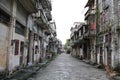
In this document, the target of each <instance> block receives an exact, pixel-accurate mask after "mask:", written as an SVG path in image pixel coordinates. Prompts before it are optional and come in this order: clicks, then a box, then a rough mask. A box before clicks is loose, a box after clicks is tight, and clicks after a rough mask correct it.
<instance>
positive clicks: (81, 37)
mask: <svg viewBox="0 0 120 80" xmlns="http://www.w3.org/2000/svg"><path fill="white" fill-rule="evenodd" d="M83 41H84V39H83V35H81V36H80V37H79V43H82V42H83Z"/></svg>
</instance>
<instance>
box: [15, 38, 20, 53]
mask: <svg viewBox="0 0 120 80" xmlns="http://www.w3.org/2000/svg"><path fill="white" fill-rule="evenodd" d="M18 54H19V40H15V55H18Z"/></svg>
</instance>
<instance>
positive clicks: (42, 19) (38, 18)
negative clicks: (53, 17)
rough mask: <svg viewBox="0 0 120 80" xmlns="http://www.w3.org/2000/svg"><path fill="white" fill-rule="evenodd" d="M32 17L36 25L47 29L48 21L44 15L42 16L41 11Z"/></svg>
mask: <svg viewBox="0 0 120 80" xmlns="http://www.w3.org/2000/svg"><path fill="white" fill-rule="evenodd" d="M34 17H35V18H36V20H35V21H36V23H38V25H39V26H40V27H41V28H42V29H47V28H48V21H47V18H46V15H45V14H44V12H43V11H42V10H40V11H39V12H38V13H36V14H35V15H34Z"/></svg>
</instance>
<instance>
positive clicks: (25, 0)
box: [19, 0, 37, 13]
mask: <svg viewBox="0 0 120 80" xmlns="http://www.w3.org/2000/svg"><path fill="white" fill-rule="evenodd" d="M19 2H20V3H21V4H22V6H23V7H24V8H25V9H26V10H27V11H28V12H29V13H34V12H37V9H36V7H35V2H34V0H19Z"/></svg>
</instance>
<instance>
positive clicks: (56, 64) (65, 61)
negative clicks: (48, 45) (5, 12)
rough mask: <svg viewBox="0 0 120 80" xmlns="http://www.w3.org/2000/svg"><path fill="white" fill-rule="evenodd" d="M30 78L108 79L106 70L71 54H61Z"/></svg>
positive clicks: (65, 79) (39, 79)
mask: <svg viewBox="0 0 120 80" xmlns="http://www.w3.org/2000/svg"><path fill="white" fill-rule="evenodd" d="M28 80H108V79H107V78H106V74H105V71H102V70H100V69H95V68H94V67H93V66H91V65H88V64H86V63H84V62H81V61H80V60H77V59H75V58H73V57H71V55H69V54H61V55H59V56H58V57H57V58H56V59H55V60H54V61H52V62H51V63H50V64H49V65H48V66H47V67H46V68H45V69H43V70H40V71H39V72H38V74H37V75H35V76H34V77H33V78H29V79H28Z"/></svg>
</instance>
